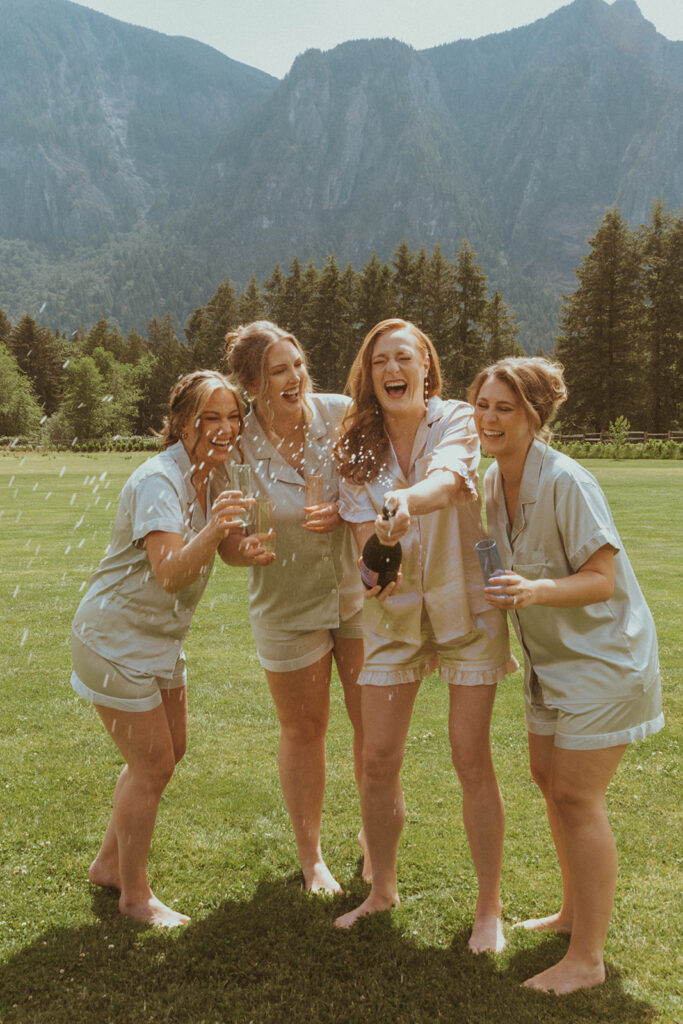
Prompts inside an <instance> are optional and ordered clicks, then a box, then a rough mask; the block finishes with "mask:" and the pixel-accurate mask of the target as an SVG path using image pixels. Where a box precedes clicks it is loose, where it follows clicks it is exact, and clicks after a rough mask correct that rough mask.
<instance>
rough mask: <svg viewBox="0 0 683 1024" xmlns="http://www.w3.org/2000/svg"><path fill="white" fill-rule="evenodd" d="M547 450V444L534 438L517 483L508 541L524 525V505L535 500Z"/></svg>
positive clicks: (533, 502) (525, 514) (531, 503)
mask: <svg viewBox="0 0 683 1024" xmlns="http://www.w3.org/2000/svg"><path fill="white" fill-rule="evenodd" d="M547 451H548V446H547V444H545V443H544V442H543V441H539V440H538V438H534V440H533V441H532V442H531V447H530V448H529V451H528V452H527V456H526V460H525V462H524V469H523V471H522V480H521V483H520V485H519V498H518V501H517V508H516V509H515V521H514V523H513V524H512V531H511V533H510V541H514V540H515V538H516V537H517V536H518V535H519V534H520V533H521V532H522V530H523V529H524V527H525V526H526V522H527V512H526V506H527V505H533V504H535V502H536V498H537V496H538V488H539V483H540V478H541V470H542V469H543V462H544V460H545V456H546V452H547Z"/></svg>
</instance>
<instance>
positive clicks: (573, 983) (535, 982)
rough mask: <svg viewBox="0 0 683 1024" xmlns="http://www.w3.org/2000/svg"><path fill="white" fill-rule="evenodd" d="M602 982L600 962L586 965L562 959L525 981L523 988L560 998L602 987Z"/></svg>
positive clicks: (601, 964)
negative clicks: (548, 993)
mask: <svg viewBox="0 0 683 1024" xmlns="http://www.w3.org/2000/svg"><path fill="white" fill-rule="evenodd" d="M604 980H605V965H604V964H603V963H602V962H600V963H599V964H594V963H590V964H586V963H581V962H580V961H576V960H569V959H568V958H567V957H563V958H562V960H560V961H559V963H556V964H555V965H554V966H553V967H549V968H548V970H547V971H541V973H540V974H535V975H534V977H533V978H529V979H528V980H527V981H525V982H524V987H525V988H535V989H539V990H540V991H541V992H554V993H555V994H556V995H558V996H562V995H566V994H567V993H568V992H576V991H577V990H578V989H581V988H595V986H596V985H602V983H603V981H604Z"/></svg>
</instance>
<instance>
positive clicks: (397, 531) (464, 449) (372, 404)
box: [336, 319, 517, 953]
mask: <svg viewBox="0 0 683 1024" xmlns="http://www.w3.org/2000/svg"><path fill="white" fill-rule="evenodd" d="M348 389H349V391H350V394H351V398H352V405H351V409H350V410H349V413H348V415H347V418H346V420H345V424H344V427H345V433H344V435H343V438H342V439H341V441H340V442H339V444H338V445H337V451H338V454H339V459H340V469H339V472H340V474H341V476H342V478H343V484H342V488H341V502H340V512H341V515H342V517H343V518H344V519H345V520H347V522H349V523H351V524H352V527H353V531H354V534H355V536H356V540H357V543H358V548H359V550H361V551H362V549H363V546H364V544H365V542H366V541H367V540H368V538H369V537H370V536H371V535H372V533H373V532H374V533H376V534H377V536H378V538H379V540H380V542H382V543H385V544H392V543H395V542H396V541H400V542H401V546H402V554H403V565H402V573H403V576H402V579H400V580H399V581H398V582H397V583H390V584H388V586H387V587H385V588H384V590H382V591H380V589H379V587H374V588H373V589H371V590H368V591H367V595H366V596H367V597H368V600H367V601H366V602H365V608H364V639H365V665H364V668H363V672H362V673H361V676H360V678H359V684H360V686H361V690H362V703H361V709H362V726H363V736H364V746H363V777H362V784H361V804H362V809H363V829H364V833H365V836H366V841H367V845H368V848H369V852H370V859H371V862H372V888H371V890H370V893H369V895H368V897H367V899H366V900H364V901H363V903H362V904H361V905H360V906H359V907H357V908H356V909H355V910H352V911H350V912H349V913H348V914H344V915H342V916H341V917H339V918H338V919H337V922H336V923H337V926H338V927H340V928H349V927H350V926H351V925H353V924H354V923H355V921H356V920H357V919H358V918H359V917H362V916H364V915H366V914H371V913H374V912H376V911H381V910H389V909H391V907H392V906H394V905H395V904H397V903H398V901H399V900H398V883H397V855H398V843H399V839H400V836H401V831H402V829H403V824H404V820H405V806H404V801H403V793H402V791H401V784H400V770H401V764H402V761H403V754H404V748H405V742H406V736H407V733H408V728H409V726H410V720H411V715H412V711H413V705H414V703H415V699H416V697H417V692H418V690H419V688H420V684H421V682H422V679H423V678H424V677H425V676H426V675H429V674H430V673H431V672H432V671H433V670H434V668H435V667H437V665H438V667H439V671H440V674H441V676H442V678H443V679H444V681H445V682H447V683H448V691H449V703H450V707H449V712H448V729H449V737H450V742H451V751H452V758H453V764H454V766H455V769H456V771H457V773H458V777H459V780H460V784H461V786H462V792H463V817H464V823H465V829H466V832H467V838H468V840H469V845H470V850H471V852H472V858H473V860H474V866H475V870H476V873H477V878H478V881H479V895H478V899H477V907H476V911H475V920H474V926H473V929H472V935H471V936H470V940H469V947H470V949H471V950H472V951H473V952H475V953H479V952H483V951H487V950H492V951H500V950H502V949H503V947H504V944H505V940H504V936H503V927H502V920H501V902H500V873H501V861H502V853H503V832H504V827H505V817H504V810H503V801H502V797H501V794H500V790H499V788H498V783H497V781H496V775H495V771H494V767H493V762H492V760H491V748H490V742H489V726H490V721H491V713H492V710H493V702H494V699H495V695H496V686H497V683H498V682H499V681H500V680H501V679H502V678H503V677H504V676H505V675H506V674H507V673H508V672H510V671H514V669H515V668H516V667H517V663H516V662H515V660H514V659H513V658H512V657H511V655H510V649H509V645H508V634H507V626H506V623H505V617H504V616H503V615H502V614H501V613H500V612H499V611H495V610H492V609H490V608H489V607H488V605H487V603H486V599H485V595H484V592H483V583H482V579H481V573H480V570H479V566H478V562H477V556H476V552H475V549H474V545H475V543H476V542H477V541H478V540H481V539H482V538H483V537H484V530H483V527H482V523H481V501H480V498H479V491H478V489H477V466H478V463H479V444H478V441H477V436H476V433H475V431H474V424H473V422H472V409H471V407H470V406H469V405H467V403H466V402H457V401H442V399H441V398H440V397H439V392H440V389H441V373H440V369H439V360H438V356H437V354H436V351H435V350H434V346H433V345H432V343H431V341H430V340H429V338H428V337H427V336H426V335H425V334H424V333H423V332H422V331H421V330H420V329H419V328H418V327H416V326H415V325H414V324H411V323H409V322H407V321H405V320H400V319H392V320H384V321H382V322H381V323H379V324H377V325H376V326H375V327H373V329H372V330H371V331H370V332H369V333H368V335H367V336H366V338H365V340H364V342H363V345H362V347H361V349H360V352H359V353H358V355H357V357H356V359H355V362H354V364H353V366H352V368H351V372H350V374H349V383H348ZM384 504H391V505H392V506H393V507H394V508H395V509H396V514H395V516H394V517H393V519H392V520H391V521H390V522H389V523H387V522H386V521H385V520H384V519H383V518H382V517H381V515H380V514H379V513H380V510H381V508H382V506H383V505H384Z"/></svg>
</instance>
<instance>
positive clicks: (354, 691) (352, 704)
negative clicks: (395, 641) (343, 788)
mask: <svg viewBox="0 0 683 1024" xmlns="http://www.w3.org/2000/svg"><path fill="white" fill-rule="evenodd" d="M334 660H335V661H336V663H337V671H338V672H339V678H340V680H341V684H342V687H343V689H344V703H345V704H346V711H347V714H348V716H349V719H350V721H351V725H352V726H353V773H354V775H355V778H356V785H357V786H358V790H359V792H360V787H361V782H362V779H363V723H362V717H361V693H362V687H361V686H359V685H358V682H357V680H358V676H359V675H360V670H361V669H362V667H363V641H362V639H361V638H357V639H354V638H351V637H337V639H336V641H335V645H334ZM358 842H359V843H360V847H361V849H362V851H363V871H362V877H363V881H364V882H368V883H370V882H371V881H372V867H371V864H370V854H369V852H368V844H367V843H366V842H365V835H364V833H363V829H362V828H361V830H360V832H359V833H358Z"/></svg>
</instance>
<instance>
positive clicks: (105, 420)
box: [0, 201, 683, 447]
mask: <svg viewBox="0 0 683 1024" xmlns="http://www.w3.org/2000/svg"><path fill="white" fill-rule="evenodd" d="M577 278H578V287H577V289H576V291H575V292H574V293H573V294H572V295H568V296H565V301H564V305H563V307H562V313H561V319H560V330H559V334H558V336H557V338H556V339H554V341H555V356H556V357H557V358H558V359H559V360H560V361H561V362H562V363H563V365H564V367H565V371H566V376H567V382H568V385H569V389H570V398H569V401H568V402H567V405H566V406H565V408H564V409H563V419H562V424H561V427H562V430H564V431H572V430H576V431H591V432H593V431H606V430H608V429H609V427H610V425H611V424H613V423H614V422H616V421H617V420H618V418H619V417H623V418H625V419H627V420H628V421H629V423H630V425H631V426H632V427H633V428H634V429H635V430H641V431H650V432H665V431H668V430H671V429H679V428H680V426H681V420H682V411H681V398H682V396H681V348H682V340H683V339H682V334H683V280H682V278H683V216H682V215H681V214H680V213H679V214H675V213H673V212H671V211H670V210H668V209H667V208H666V206H665V205H664V204H663V203H661V202H659V201H657V202H655V204H654V205H653V208H652V214H651V219H650V221H649V223H647V224H645V225H642V226H641V227H640V228H638V229H637V230H632V229H631V228H630V227H629V225H628V223H627V222H626V221H625V220H624V218H623V217H622V215H621V214H620V212H619V210H618V209H616V208H614V209H611V210H608V211H607V213H606V215H605V216H604V218H603V219H602V221H601V223H600V225H599V227H598V229H597V231H596V232H595V234H594V235H593V237H592V238H591V239H590V243H589V251H588V253H587V255H586V257H585V259H584V260H583V262H582V264H581V266H580V267H579V268H578V270H577ZM390 316H399V317H402V318H404V319H406V320H410V321H412V322H414V323H416V324H417V325H418V326H419V327H421V328H422V329H423V330H424V331H425V332H426V333H427V334H428V335H429V336H430V338H431V339H432V341H433V342H434V344H435V346H436V349H437V351H438V352H439V356H440V359H441V362H442V370H443V376H444V382H445V389H444V390H445V393H446V395H447V396H450V397H456V398H463V397H464V395H465V391H466V389H467V386H468V384H469V383H470V381H471V380H472V379H473V377H474V376H475V374H476V373H477V372H478V371H479V370H480V369H481V368H482V367H483V366H486V365H487V364H488V363H490V362H493V361H495V360H497V359H500V358H502V357H503V356H506V355H515V354H523V350H522V349H521V348H520V346H519V343H518V340H517V338H518V326H517V323H516V317H515V314H514V312H513V311H511V310H510V309H509V308H508V306H507V304H506V302H505V301H504V299H503V297H502V296H501V294H500V293H499V292H498V291H497V290H493V291H491V289H490V287H489V284H488V281H487V277H486V275H485V274H484V272H483V270H482V269H481V266H480V264H479V261H478V257H477V253H476V252H475V251H474V250H473V249H472V247H471V246H470V245H469V244H468V242H467V241H463V243H462V245H461V248H460V250H459V251H458V252H457V253H456V254H455V255H453V256H452V257H451V258H449V257H448V256H446V255H445V254H444V253H443V251H442V250H441V248H440V246H438V245H436V246H435V247H434V248H433V250H432V251H431V252H428V251H427V250H426V249H425V248H424V247H421V248H420V249H418V250H413V249H411V248H410V246H409V245H408V243H407V242H405V241H403V242H401V243H400V244H399V245H398V246H397V248H396V250H395V252H394V254H393V257H392V259H391V260H390V261H389V262H388V263H383V262H381V261H380V260H379V259H378V258H377V256H376V255H375V254H373V255H372V257H371V258H370V259H369V260H368V261H367V263H366V264H365V266H364V267H363V268H362V269H361V270H360V271H359V270H356V269H355V268H354V267H353V266H352V265H351V264H348V265H347V266H346V267H340V266H339V265H338V263H337V261H336V259H335V256H334V255H333V254H330V255H329V256H328V257H327V258H326V260H325V261H324V263H323V265H322V266H316V264H315V263H314V262H313V261H309V262H308V263H306V264H303V263H302V262H301V261H300V260H299V259H298V258H297V257H295V258H294V259H293V260H292V262H291V265H290V266H289V267H288V268H286V269H283V267H282V266H280V264H276V266H275V267H274V268H273V270H272V272H271V274H270V276H269V277H268V278H267V279H266V280H263V281H260V282H259V281H258V280H257V278H256V276H255V275H254V276H252V277H251V280H250V281H249V283H248V285H247V286H246V287H245V288H244V289H242V290H238V289H237V288H236V287H235V285H234V284H233V282H232V281H231V280H230V279H229V278H226V279H225V280H224V281H222V283H221V284H220V285H219V287H218V288H217V290H216V292H215V294H214V295H213V296H212V298H211V299H210V300H209V301H208V302H207V303H206V305H205V306H200V307H198V308H197V309H195V310H194V312H193V313H192V314H191V316H190V317H189V319H188V322H187V324H186V325H185V327H184V329H183V330H182V336H181V335H180V333H179V330H178V327H177V325H176V324H175V323H174V320H173V318H172V316H171V315H170V313H166V314H165V315H163V314H159V315H158V316H155V317H153V318H152V319H151V320H150V321H149V323H148V325H147V331H146V335H145V336H143V335H141V334H139V333H138V332H136V331H134V330H131V331H129V332H128V333H127V334H126V335H125V336H124V335H122V334H121V332H120V331H119V330H118V328H117V327H116V326H112V325H111V324H110V323H109V322H108V321H107V320H104V319H101V320H99V321H98V322H97V323H95V324H94V325H92V326H91V327H90V328H89V329H86V328H85V327H83V328H81V329H80V330H78V331H74V332H73V333H72V334H71V335H70V336H66V335H65V334H61V333H59V332H54V331H52V330H51V329H49V328H47V327H44V326H40V325H39V324H38V323H36V321H35V320H34V319H33V318H32V317H31V316H29V315H24V316H23V317H22V318H20V319H19V320H18V321H17V322H15V323H12V322H11V321H10V319H9V317H8V316H7V315H6V313H4V312H3V311H2V310H0V436H4V438H5V443H6V444H7V443H16V442H17V439H18V438H25V439H28V440H29V441H31V442H34V443H47V444H52V445H67V446H68V445H72V446H78V447H80V446H82V445H83V444H84V443H87V442H91V441H93V440H95V439H106V441H107V442H108V443H109V444H112V445H114V446H116V445H117V443H119V444H120V445H121V446H122V445H123V444H125V442H124V441H123V438H126V437H128V436H131V435H134V436H149V438H150V443H151V444H153V443H154V441H153V439H154V435H155V433H156V432H157V431H158V430H159V429H160V427H161V425H162V421H163V416H164V413H165V410H166V406H167V401H168V396H169V393H170V390H171V388H172V386H173V384H174V382H175V381H176V379H177V378H178V377H179V376H180V375H182V374H183V373H186V372H188V371H190V370H192V369H196V368H200V367H203V368H210V367H211V368H217V369H224V368H225V367H224V355H223V349H224V339H225V334H226V332H227V331H229V330H231V329H233V328H234V327H236V326H237V325H239V324H243V323H248V322H250V321H252V320H258V319H269V320H272V321H274V322H276V323H278V324H279V325H280V326H282V327H284V328H285V329H287V330H290V331H292V332H293V333H294V334H295V335H296V336H297V338H298V339H299V341H300V342H301V343H302V345H303V347H304V349H305V350H306V352H307V355H308V360H309V367H310V371H311V375H312V377H313V379H314V381H315V383H316V386H317V388H318V389H319V390H325V391H341V390H343V388H344V385H345V381H346V376H347V372H348V369H349V367H350V365H351V362H352V360H353V357H354V355H355V353H356V352H357V350H358V347H359V345H360V343H361V341H362V339H363V337H364V335H365V334H366V333H367V331H368V330H369V329H370V328H371V327H372V326H373V325H374V324H375V323H377V322H378V321H380V320H383V319H385V318H387V317H390ZM552 341H553V340H551V339H549V344H548V346H547V347H548V349H551V348H552Z"/></svg>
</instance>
